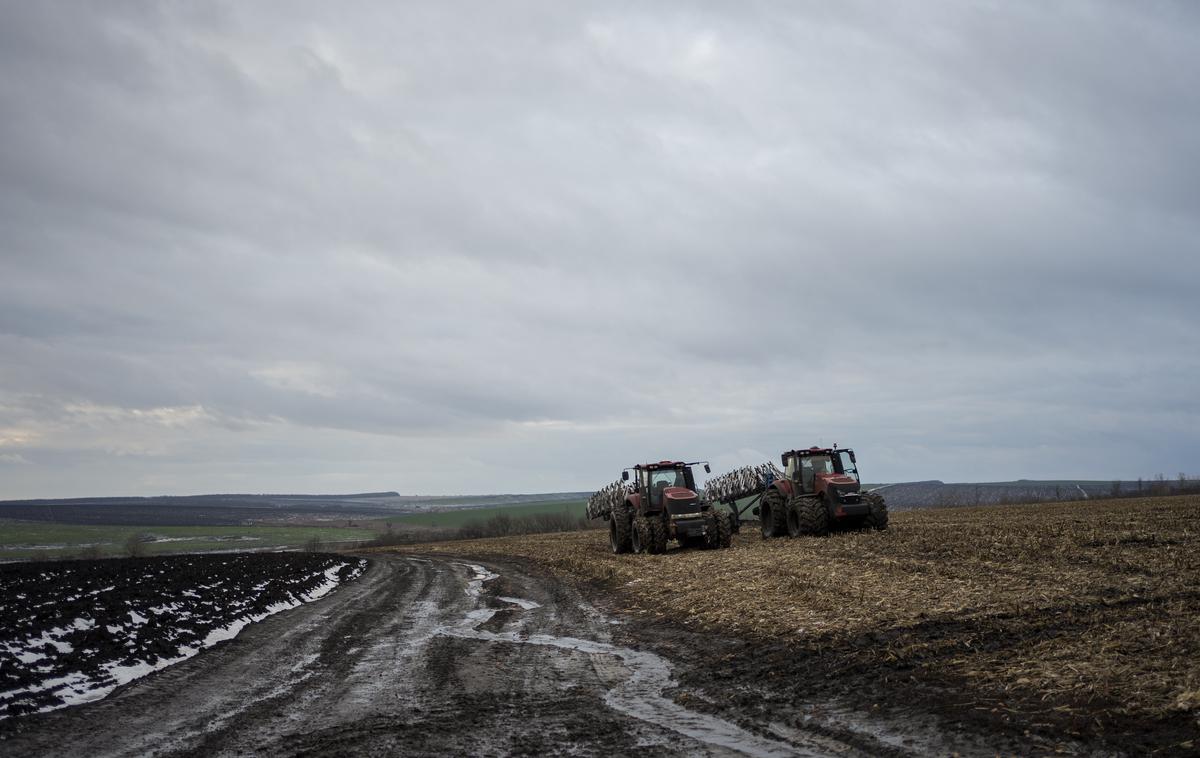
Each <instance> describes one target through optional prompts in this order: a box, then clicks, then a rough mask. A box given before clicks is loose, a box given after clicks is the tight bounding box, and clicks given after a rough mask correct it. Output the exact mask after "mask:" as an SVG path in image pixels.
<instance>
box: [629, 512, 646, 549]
mask: <svg viewBox="0 0 1200 758" xmlns="http://www.w3.org/2000/svg"><path fill="white" fill-rule="evenodd" d="M649 542H650V540H649V535H648V534H646V519H645V518H644V517H642V516H634V517H633V534H631V535H630V540H629V543H630V547H632V548H633V552H634V553H644V552H646V545H647V544H649Z"/></svg>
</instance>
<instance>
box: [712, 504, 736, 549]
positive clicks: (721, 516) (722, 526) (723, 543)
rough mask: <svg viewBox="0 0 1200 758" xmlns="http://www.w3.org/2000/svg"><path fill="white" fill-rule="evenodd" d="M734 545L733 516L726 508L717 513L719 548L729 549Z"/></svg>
mask: <svg viewBox="0 0 1200 758" xmlns="http://www.w3.org/2000/svg"><path fill="white" fill-rule="evenodd" d="M732 544H733V514H732V513H730V512H729V511H727V510H725V509H724V508H722V509H720V510H718V511H717V545H716V546H717V547H719V548H727V547H729V546H730V545H732Z"/></svg>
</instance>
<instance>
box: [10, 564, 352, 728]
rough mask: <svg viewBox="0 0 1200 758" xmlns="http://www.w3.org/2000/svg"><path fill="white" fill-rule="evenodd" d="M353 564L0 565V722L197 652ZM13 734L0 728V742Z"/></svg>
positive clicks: (343, 574) (344, 573) (344, 574)
mask: <svg viewBox="0 0 1200 758" xmlns="http://www.w3.org/2000/svg"><path fill="white" fill-rule="evenodd" d="M359 563H360V562H359V561H357V560H353V561H352V560H348V559H346V558H345V557H342V556H335V555H323V554H313V553H242V554H230V555H182V556H170V557H158V558H113V559H104V560H94V561H46V562H36V563H10V564H3V565H0V718H5V717H11V716H17V715H20V714H25V713H31V712H34V711H38V710H44V709H46V708H48V707H56V706H61V705H63V704H64V702H74V701H78V700H80V699H83V698H86V694H85V693H86V692H87V691H91V690H96V689H105V688H111V687H112V686H115V684H116V683H117V682H118V681H120V679H119V677H120V674H119V673H118V674H116V677H115V676H114V670H113V669H114V667H122V668H124V669H137V668H141V669H147V668H153V667H156V666H158V665H159V664H160V662H162V661H164V660H172V659H177V658H179V657H181V655H186V654H188V653H189V652H191V651H195V650H197V649H199V648H202V647H204V646H205V644H204V643H205V640H206V638H208V637H209V635H210V634H211V633H212V632H214V630H219V629H223V628H226V627H229V626H230V624H232V623H234V622H237V621H239V620H245V619H249V618H252V617H257V616H261V615H263V614H266V613H267V612H268V611H270V610H272V609H278V608H279V607H280V606H289V605H295V604H297V603H299V602H301V601H302V600H303V599H304V596H305V595H306V594H307V593H310V592H312V591H313V590H315V589H317V588H318V587H319V586H321V585H322V584H325V583H327V582H328V581H329V578H330V577H328V576H327V575H326V572H327V571H328V570H330V569H337V573H336V574H335V575H334V576H336V577H337V578H338V579H348V578H350V577H351V576H352V575H353V574H354V573H355V572H356V571H361V568H362V567H361V566H360V565H359ZM11 728H13V724H12V721H11V719H9V720H0V733H2V732H3V731H4V730H8V729H11Z"/></svg>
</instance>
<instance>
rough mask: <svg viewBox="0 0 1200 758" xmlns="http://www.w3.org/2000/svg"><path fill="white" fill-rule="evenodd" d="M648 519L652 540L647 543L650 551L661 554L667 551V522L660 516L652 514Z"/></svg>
mask: <svg viewBox="0 0 1200 758" xmlns="http://www.w3.org/2000/svg"><path fill="white" fill-rule="evenodd" d="M646 521H647V522H648V526H649V530H648V531H649V536H650V541H649V543H648V544H647V545H646V547H647V549H648V550H649V552H650V553H653V554H654V555H661V554H663V553H665V552H667V522H665V521H663V520H662V519H661V518H659V517H658V516H650V517H649V518H647V519H646Z"/></svg>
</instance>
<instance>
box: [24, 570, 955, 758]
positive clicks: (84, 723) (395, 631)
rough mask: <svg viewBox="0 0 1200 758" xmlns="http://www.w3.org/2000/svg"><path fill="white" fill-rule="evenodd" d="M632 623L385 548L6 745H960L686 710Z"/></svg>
mask: <svg viewBox="0 0 1200 758" xmlns="http://www.w3.org/2000/svg"><path fill="white" fill-rule="evenodd" d="M620 629H621V627H620V626H618V625H617V623H616V622H615V621H614V620H611V619H608V618H606V617H605V616H603V615H602V614H601V613H600V612H598V611H597V610H596V609H595V608H594V607H592V606H591V605H589V604H588V603H587V602H585V601H584V600H583V599H582V598H581V597H580V596H579V595H578V594H577V593H575V592H573V591H572V590H570V589H568V588H566V587H564V586H563V585H561V584H559V583H556V582H553V581H551V580H548V579H546V578H545V577H542V576H534V575H532V574H531V573H527V571H526V570H525V569H522V568H521V567H519V566H516V565H503V564H498V563H494V562H489V564H488V566H487V567H484V566H481V565H478V564H472V563H466V562H464V563H459V562H455V561H453V560H450V559H433V560H430V559H423V558H416V557H401V556H387V555H377V556H373V557H372V561H371V565H370V567H369V568H368V570H367V571H366V573H365V574H364V575H363V576H362V577H361V578H360V579H359V580H358V581H357V582H354V583H352V584H349V585H347V586H344V587H342V588H341V589H340V590H338V591H337V592H335V593H333V594H331V595H330V596H328V597H327V598H324V599H323V600H321V601H318V602H315V603H312V604H310V605H305V606H302V607H300V608H296V609H294V610H292V611H288V612H285V613H282V614H279V615H277V616H273V617H271V618H269V619H267V620H265V621H263V622H262V623H259V624H255V625H253V626H251V627H249V628H247V629H246V630H245V631H243V632H242V634H241V635H240V636H239V637H237V638H236V639H235V640H232V641H230V642H227V643H224V644H221V645H219V646H217V647H216V648H213V649H211V650H209V651H206V652H204V653H203V654H202V655H199V656H197V657H196V658H193V659H191V660H188V661H186V662H184V663H181V664H178V665H176V666H173V667H171V668H169V669H166V670H164V671H162V672H159V673H157V674H155V675H152V676H150V677H148V678H146V679H143V680H139V681H137V682H134V683H132V684H130V685H128V686H127V687H125V688H123V689H121V690H119V691H117V692H116V693H114V695H112V696H111V697H109V698H108V699H106V700H104V701H101V702H97V703H92V704H87V705H83V706H79V707H75V708H69V709H66V710H63V711H57V712H53V713H48V714H43V715H39V716H30V717H26V718H23V719H21V723H20V725H19V726H18V727H17V728H15V729H12V730H9V731H8V733H7V734H6V735H5V739H4V741H3V742H0V752H3V753H4V754H6V755H12V756H18V755H21V756H24V755H68V754H87V755H93V756H110V755H113V756H115V755H205V756H208V755H234V754H254V755H295V754H358V755H388V754H395V755H526V754H528V755H536V754H563V753H570V754H575V755H606V756H611V755H614V754H617V755H621V754H627V753H630V752H632V751H634V750H638V751H639V752H641V753H644V754H648V755H714V756H723V755H753V756H775V755H839V756H846V755H906V754H910V753H911V754H928V753H929V752H949V750H947V748H948V747H949V746H948V745H947V744H945V743H938V744H930V743H929V742H927V741H922V740H920V739H915V738H914V737H913V735H908V737H907V741H902V740H899V739H896V738H892V737H889V735H887V734H886V733H885V732H883V731H879V730H873V729H868V728H861V727H856V728H848V729H844V730H842V731H841V732H839V730H838V729H836V728H835V729H831V728H829V727H828V725H825V726H822V727H820V728H815V729H813V730H806V729H797V728H795V727H794V726H788V727H785V726H783V725H781V724H778V723H752V722H746V721H745V720H744V719H743V720H741V723H740V724H735V723H733V721H735V720H737V719H735V718H731V715H732V714H722V717H721V718H718V717H716V716H712V715H705V714H704V713H702V712H701V711H703V710H704V709H702V708H701V709H698V710H692V709H689V708H687V707H685V705H683V704H687V703H688V697H687V694H686V693H685V694H683V696H682V697H681V696H680V695H681V691H680V690H679V689H678V688H676V687H675V683H674V682H673V681H672V668H671V666H672V664H670V663H669V662H668V661H667V660H665V659H664V658H660V657H659V656H658V655H656V654H655V653H653V652H651V651H650V650H649V649H648V648H645V647H641V646H637V645H636V643H635V642H630V640H629V639H628V635H627V634H618V635H616V636H618V637H621V638H623V641H621V642H614V641H613V638H614V631H617V630H620ZM635 646H637V647H641V649H635ZM687 665H692V664H687ZM663 693H665V695H664V694H663ZM681 703H683V704H681ZM962 748H963V746H962V745H955V746H954V749H956V750H962Z"/></svg>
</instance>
